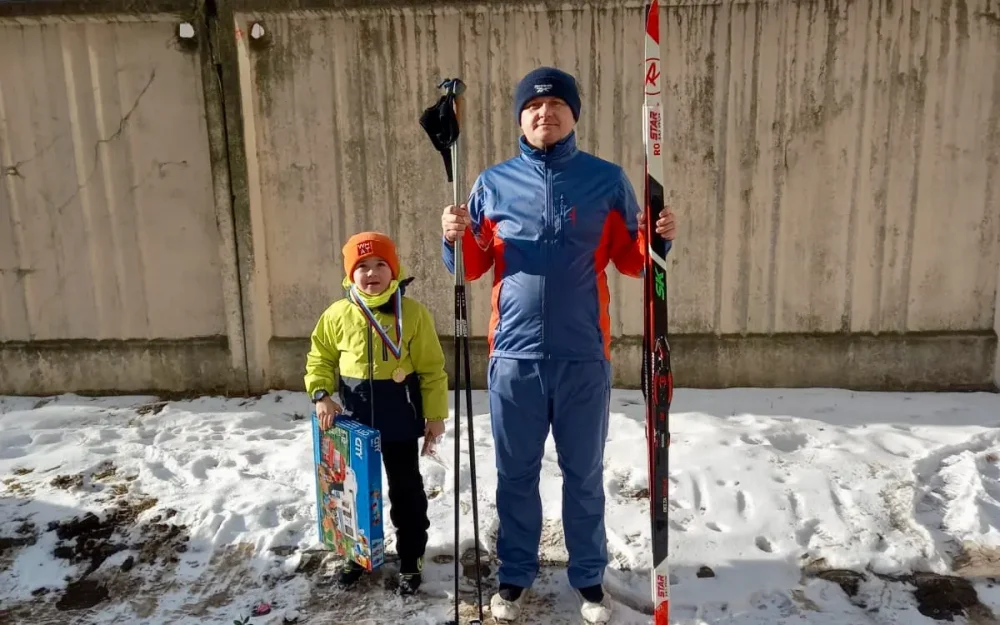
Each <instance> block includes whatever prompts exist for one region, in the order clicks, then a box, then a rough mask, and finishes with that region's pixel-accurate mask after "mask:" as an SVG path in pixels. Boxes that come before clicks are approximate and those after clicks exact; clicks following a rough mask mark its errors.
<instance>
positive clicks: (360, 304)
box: [351, 285, 403, 360]
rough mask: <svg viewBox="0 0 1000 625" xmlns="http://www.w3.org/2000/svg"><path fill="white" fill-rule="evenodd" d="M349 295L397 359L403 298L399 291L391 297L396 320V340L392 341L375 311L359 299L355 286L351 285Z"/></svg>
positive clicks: (400, 338)
mask: <svg viewBox="0 0 1000 625" xmlns="http://www.w3.org/2000/svg"><path fill="white" fill-rule="evenodd" d="M351 295H352V298H351V299H353V300H354V303H355V304H357V305H358V308H360V309H361V312H362V313H363V314H364V315H365V318H366V319H368V323H369V324H371V326H372V327H373V328H375V331H376V332H378V335H379V338H381V339H382V342H383V343H385V346H386V347H388V348H389V351H390V352H392V355H393V356H395V357H396V360H399V358H400V356H402V354H403V298H402V297H400V296H399V293H394V294H393V297H394V298H395V300H396V310H395V311H393V317H395V321H396V324H395V325H396V342H395V343H394V342H392V340H390V339H389V334H388V333H387V332H386V331H385V330H384V329H383V328H382V326H381V325H380V324H379V322H378V321H377V320H376V319H375V313H373V312H372V311H371V309H370V308H368V305H367V304H365V301H364V300H363V299H361V297H360V296H359V295H358V291H357V287H356V286H353V285H352V286H351Z"/></svg>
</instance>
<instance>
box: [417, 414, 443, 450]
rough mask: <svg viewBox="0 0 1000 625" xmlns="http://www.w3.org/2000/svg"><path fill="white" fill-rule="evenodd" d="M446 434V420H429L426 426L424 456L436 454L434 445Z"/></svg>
mask: <svg viewBox="0 0 1000 625" xmlns="http://www.w3.org/2000/svg"><path fill="white" fill-rule="evenodd" d="M443 435H444V421H428V422H427V426H426V427H425V428H424V449H423V451H422V452H421V453H422V454H423V455H424V456H431V455H434V447H435V446H436V445H437V442H438V440H440V438H441V437H442V436H443Z"/></svg>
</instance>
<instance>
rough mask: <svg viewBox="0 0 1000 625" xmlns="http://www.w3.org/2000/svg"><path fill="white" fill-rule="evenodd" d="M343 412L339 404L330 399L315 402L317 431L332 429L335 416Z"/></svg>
mask: <svg viewBox="0 0 1000 625" xmlns="http://www.w3.org/2000/svg"><path fill="white" fill-rule="evenodd" d="M343 411H344V410H343V408H341V407H340V404H338V403H337V402H335V401H333V399H331V398H330V397H324V398H323V399H321V400H319V401H318V402H316V416H317V417H319V429H321V430H329V429H330V428H332V427H333V422H334V421H335V420H336V417H337V415H339V414H340V413H341V412H343Z"/></svg>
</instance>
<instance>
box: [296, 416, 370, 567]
mask: <svg viewBox="0 0 1000 625" xmlns="http://www.w3.org/2000/svg"><path fill="white" fill-rule="evenodd" d="M312 427H313V454H314V463H315V466H316V506H317V515H316V518H317V526H318V529H319V536H320V541H321V542H322V543H323V544H324V545H325V546H326V547H327V548H328V549H331V550H333V551H335V552H337V553H338V554H340V555H341V556H343V557H345V558H349V559H351V560H354V561H355V562H357V563H358V564H360V565H361V566H362V567H363V568H365V569H366V570H368V571H374V570H375V569H377V568H378V567H380V566H381V565H382V564H383V562H384V559H385V557H384V553H383V545H382V542H383V530H382V449H381V438H380V437H379V433H378V430H374V429H372V428H370V427H367V426H365V425H362V424H360V423H358V422H356V421H350V420H347V419H338V420H337V422H336V424H335V425H334V427H333V428H332V429H330V430H327V431H325V432H321V431H320V429H319V419H318V418H317V417H316V413H313V415H312Z"/></svg>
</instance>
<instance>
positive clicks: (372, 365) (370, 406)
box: [368, 324, 376, 429]
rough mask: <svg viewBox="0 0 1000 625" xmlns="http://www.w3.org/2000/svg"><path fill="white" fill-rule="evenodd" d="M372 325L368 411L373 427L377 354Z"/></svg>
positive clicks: (369, 345) (369, 338) (369, 352)
mask: <svg viewBox="0 0 1000 625" xmlns="http://www.w3.org/2000/svg"><path fill="white" fill-rule="evenodd" d="M373 332H374V331H373V330H372V326H371V324H368V411H369V417H370V419H369V421H370V422H371V424H372V429H376V428H375V354H374V350H373V349H372V340H373V339H374V337H373V336H372V334H373Z"/></svg>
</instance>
